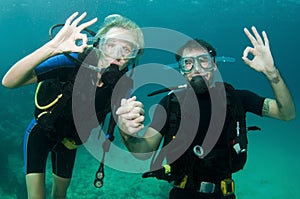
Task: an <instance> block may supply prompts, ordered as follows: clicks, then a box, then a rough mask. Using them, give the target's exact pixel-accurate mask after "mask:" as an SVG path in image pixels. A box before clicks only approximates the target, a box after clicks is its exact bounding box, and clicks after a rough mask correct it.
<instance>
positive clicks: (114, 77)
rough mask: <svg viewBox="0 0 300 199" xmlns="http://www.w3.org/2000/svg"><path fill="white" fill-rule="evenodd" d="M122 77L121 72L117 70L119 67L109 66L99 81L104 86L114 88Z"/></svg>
mask: <svg viewBox="0 0 300 199" xmlns="http://www.w3.org/2000/svg"><path fill="white" fill-rule="evenodd" d="M122 75H123V72H122V71H120V70H119V66H118V65H116V64H111V65H110V66H109V67H108V68H106V69H105V70H104V72H103V74H102V77H101V80H102V82H103V83H104V85H111V86H114V85H115V84H116V83H117V82H118V80H119V79H120V77H121V76H122Z"/></svg>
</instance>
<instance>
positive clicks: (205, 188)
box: [199, 182, 216, 193]
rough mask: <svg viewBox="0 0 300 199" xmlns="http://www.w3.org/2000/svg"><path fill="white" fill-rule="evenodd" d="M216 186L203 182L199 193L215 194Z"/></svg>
mask: <svg viewBox="0 0 300 199" xmlns="http://www.w3.org/2000/svg"><path fill="white" fill-rule="evenodd" d="M215 187H216V185H215V184H214V183H211V182H201V183H200V188H199V192H201V193H214V192H215Z"/></svg>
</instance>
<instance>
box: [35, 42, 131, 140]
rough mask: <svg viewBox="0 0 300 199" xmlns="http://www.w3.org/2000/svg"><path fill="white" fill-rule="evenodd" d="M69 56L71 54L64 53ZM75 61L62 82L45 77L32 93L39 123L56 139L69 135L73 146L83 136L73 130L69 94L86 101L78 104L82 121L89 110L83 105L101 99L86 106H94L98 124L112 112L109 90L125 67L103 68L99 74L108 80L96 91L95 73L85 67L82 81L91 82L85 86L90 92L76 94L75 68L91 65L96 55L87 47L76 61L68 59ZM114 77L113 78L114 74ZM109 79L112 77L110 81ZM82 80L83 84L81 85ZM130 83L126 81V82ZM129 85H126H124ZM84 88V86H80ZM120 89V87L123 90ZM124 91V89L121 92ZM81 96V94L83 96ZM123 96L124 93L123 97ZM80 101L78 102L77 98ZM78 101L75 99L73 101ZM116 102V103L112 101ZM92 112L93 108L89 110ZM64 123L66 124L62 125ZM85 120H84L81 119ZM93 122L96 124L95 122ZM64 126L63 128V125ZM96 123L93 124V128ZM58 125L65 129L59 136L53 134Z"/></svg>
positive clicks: (129, 85)
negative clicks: (93, 85)
mask: <svg viewBox="0 0 300 199" xmlns="http://www.w3.org/2000/svg"><path fill="white" fill-rule="evenodd" d="M87 56H88V59H87V61H88V62H86V60H85V59H86V57H87ZM67 57H68V58H69V57H70V56H67ZM71 60H73V61H74V64H75V65H76V66H74V69H73V70H69V71H71V72H72V73H71V74H69V75H68V76H67V78H66V79H64V80H63V81H62V80H61V79H59V78H53V79H46V80H44V81H42V82H40V83H39V84H38V87H37V89H36V94H35V104H36V107H35V118H36V121H37V123H38V125H39V126H40V127H41V128H42V129H44V130H45V131H46V132H47V133H48V134H49V136H50V137H54V138H55V139H60V140H62V139H64V138H65V137H71V138H72V140H75V141H74V142H75V143H76V145H79V144H82V139H80V138H79V136H78V134H77V133H76V128H75V124H74V121H73V115H72V95H76V96H78V98H81V99H80V100H82V99H83V100H88V101H89V102H88V103H85V102H84V101H82V103H81V104H80V106H78V109H80V110H79V112H82V115H84V116H83V117H82V118H83V119H85V120H88V119H87V118H86V117H88V115H86V114H85V113H84V112H88V111H89V110H87V109H88V108H87V107H86V104H92V105H93V104H95V99H96V100H97V99H100V98H101V99H103V100H101V102H100V103H96V104H95V105H96V107H94V106H93V107H89V108H90V109H92V110H94V109H96V113H95V114H96V117H97V119H98V122H99V123H98V125H99V124H101V123H102V122H103V121H104V120H105V118H106V115H107V113H109V112H110V111H111V104H110V103H111V100H110V99H111V95H112V90H113V88H114V84H116V82H117V81H118V79H120V78H121V76H122V75H123V74H125V73H126V71H127V70H126V69H124V70H122V71H120V72H118V71H116V66H110V67H108V68H107V69H106V70H103V71H102V76H104V77H107V79H108V80H106V81H105V83H106V84H105V85H104V86H103V87H101V88H97V90H96V93H95V87H93V88H91V87H92V83H90V81H91V82H92V80H93V79H94V82H96V81H97V72H95V71H92V70H90V69H88V68H86V67H85V68H84V70H85V71H87V72H86V73H85V72H84V74H83V75H84V76H83V80H84V82H87V83H88V84H91V85H89V86H87V88H91V89H92V91H91V92H89V91H86V90H82V89H79V91H80V90H81V91H82V92H79V93H73V87H74V82H75V78H76V75H77V72H78V70H80V67H82V66H81V65H80V63H82V62H84V61H85V64H91V65H94V66H95V65H97V62H98V57H97V54H96V53H95V52H94V51H92V48H90V49H87V50H86V51H85V52H84V53H81V54H79V55H78V60H77V61H75V60H74V59H71ZM98 72H100V71H98ZM115 76H116V77H115ZM112 78H114V80H113V81H112ZM125 78H127V79H126V80H129V81H127V82H126V85H125V87H124V90H125V89H130V88H132V79H131V78H129V77H127V76H126V77H125ZM84 82H83V84H84ZM128 82H129V83H128ZM127 87H129V88H127ZM83 88H86V87H84V86H83ZM122 90H123V89H122ZM124 92H125V91H124ZM90 93H92V94H91V95H92V96H87V95H89V94H90ZM82 95H84V96H82ZM123 97H124V96H123ZM80 102H81V101H80ZM74 103H77V102H74ZM113 103H117V102H113ZM90 112H92V111H90ZM63 123H65V124H63ZM84 123H86V122H84ZM93 125H97V124H94V123H93ZM63 126H65V127H63ZM95 127H96V126H93V128H95ZM57 128H66V129H62V130H59V135H58V134H57V133H56V131H57Z"/></svg>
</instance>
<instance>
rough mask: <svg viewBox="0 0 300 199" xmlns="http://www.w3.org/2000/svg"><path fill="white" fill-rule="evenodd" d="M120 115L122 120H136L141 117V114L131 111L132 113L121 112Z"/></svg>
mask: <svg viewBox="0 0 300 199" xmlns="http://www.w3.org/2000/svg"><path fill="white" fill-rule="evenodd" d="M120 117H121V120H130V121H131V120H135V119H136V118H138V117H141V115H140V114H138V113H132V112H130V113H124V114H121V115H120Z"/></svg>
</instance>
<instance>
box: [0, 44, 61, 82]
mask: <svg viewBox="0 0 300 199" xmlns="http://www.w3.org/2000/svg"><path fill="white" fill-rule="evenodd" d="M55 54H57V50H55V49H54V48H53V46H51V44H50V43H46V44H45V45H43V46H42V47H40V48H39V49H37V50H35V51H34V52H32V53H31V54H29V55H27V56H26V57H24V58H23V59H21V60H19V61H18V62H17V63H15V64H14V65H13V66H12V67H11V68H10V69H9V71H8V72H7V73H6V74H5V76H4V77H3V79H2V84H3V86H5V87H8V88H16V87H19V86H22V85H25V84H26V83H28V82H31V83H32V82H34V81H33V79H34V78H36V74H35V72H34V68H35V67H36V66H37V65H38V64H40V63H41V62H43V61H44V60H46V59H47V58H49V57H51V56H54V55H55Z"/></svg>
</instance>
